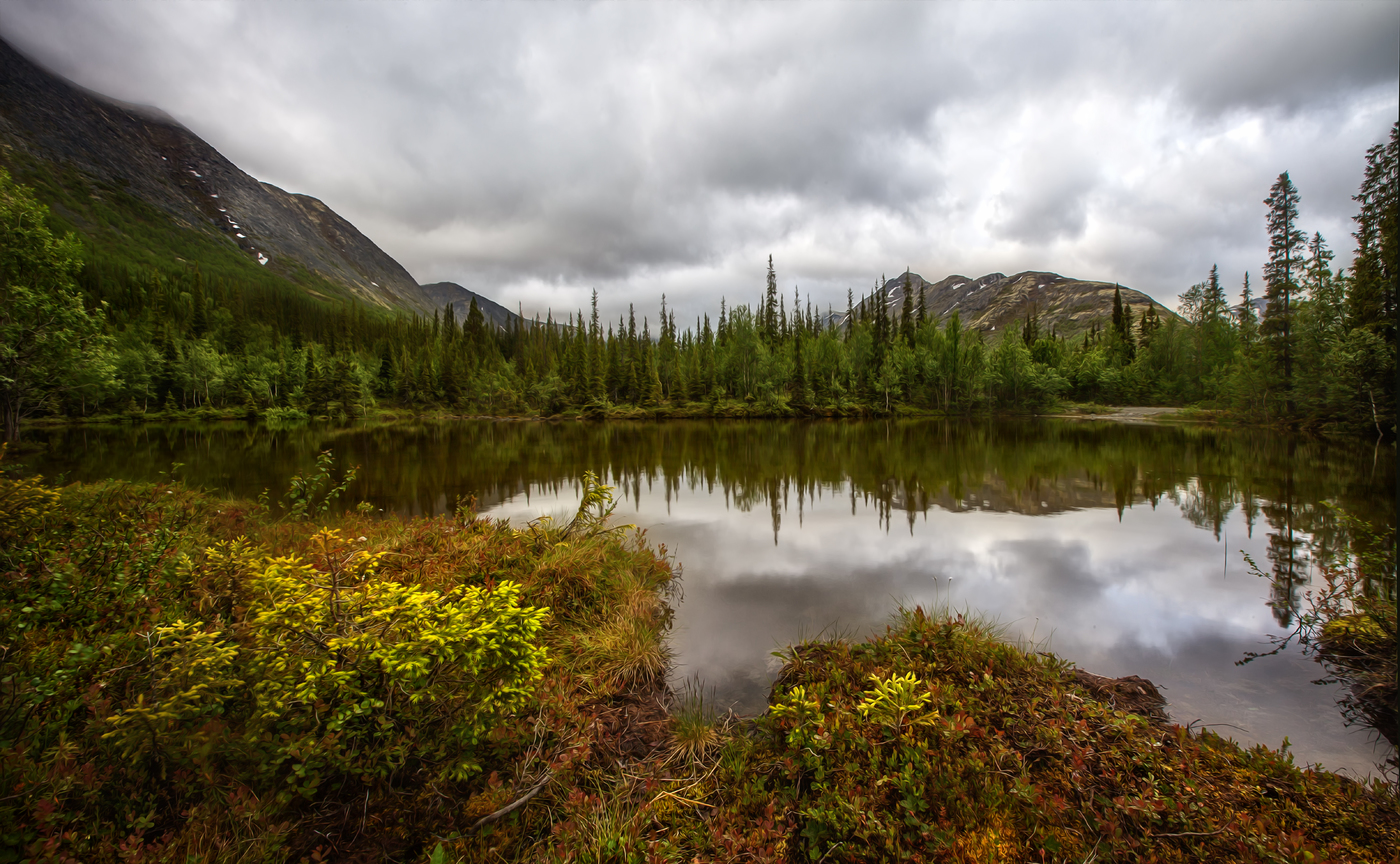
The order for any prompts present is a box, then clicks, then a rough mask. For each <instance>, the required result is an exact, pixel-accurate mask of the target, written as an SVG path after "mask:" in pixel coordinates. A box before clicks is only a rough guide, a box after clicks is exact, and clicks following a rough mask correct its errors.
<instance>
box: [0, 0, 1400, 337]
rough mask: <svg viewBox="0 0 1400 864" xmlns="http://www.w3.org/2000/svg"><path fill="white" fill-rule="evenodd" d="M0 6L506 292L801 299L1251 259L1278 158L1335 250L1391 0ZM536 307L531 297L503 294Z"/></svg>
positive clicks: (49, 43) (1152, 272)
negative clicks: (776, 292) (893, 278)
mask: <svg viewBox="0 0 1400 864" xmlns="http://www.w3.org/2000/svg"><path fill="white" fill-rule="evenodd" d="M6 12H7V14H6V17H5V20H4V21H3V22H0V30H3V33H4V35H5V37H6V38H8V39H11V40H12V41H14V42H15V43H16V44H17V45H18V46H19V47H21V48H22V49H23V50H26V51H28V52H30V53H31V54H33V55H34V56H35V57H36V58H37V59H39V60H40V61H41V62H44V63H46V64H48V65H49V66H51V67H52V68H54V69H56V70H57V71H59V72H61V73H62V74H65V75H67V76H68V77H70V78H73V79H74V80H76V81H78V82H79V83H81V84H84V85H85V86H88V87H91V88H93V89H96V90H99V91H102V92H106V93H109V94H110V95H113V96H116V97H118V98H121V99H126V100H129V101H134V102H144V103H148V104H155V105H158V106H159V107H161V108H163V109H165V110H167V111H168V112H170V113H171V114H173V115H174V116H176V117H177V118H179V119H180V120H181V121H182V122H184V123H185V124H186V125H188V126H190V128H192V129H194V130H195V131H196V132H197V133H198V134H200V135H201V136H203V137H204V138H205V139H206V140H208V141H209V142H210V143H211V144H213V145H214V146H215V147H217V148H219V149H220V150H221V151H222V152H223V153H224V154H225V155H227V156H228V157H229V158H231V159H232V160H233V161H235V162H236V163H238V164H239V165H240V166H241V167H243V168H244V169H245V170H247V171H249V173H251V174H253V175H254V176H257V177H259V178H260V179H264V180H268V181H269V182H272V183H275V184H277V185H279V186H283V187H285V188H288V189H291V190H293V191H298V192H305V193H307V194H312V195H315V196H317V197H319V198H322V199H323V200H325V201H326V202H327V203H328V204H329V205H330V206H332V207H333V208H335V209H336V210H337V211H339V212H340V213H341V214H342V215H344V216H346V217H347V218H348V219H350V220H351V221H352V222H354V223H355V224H356V225H357V226H359V227H360V228H361V229H362V230H363V231H365V233H367V234H368V235H369V236H370V237H371V238H373V239H374V240H375V241H376V242H378V243H379V244H380V245H381V246H383V247H384V248H385V249H386V251H388V252H389V253H390V254H391V255H394V256H395V257H396V258H398V259H399V260H400V261H401V262H402V263H403V264H404V265H405V266H407V267H408V268H409V270H410V271H411V272H412V273H413V274H414V275H415V276H416V277H418V279H419V280H420V281H423V282H429V281H439V280H453V281H457V282H460V283H462V284H465V285H467V286H469V287H472V288H474V289H477V290H481V291H483V292H484V293H486V294H487V295H489V296H492V297H494V298H495V299H497V300H499V301H500V302H502V303H503V304H505V305H507V306H512V307H513V306H515V305H516V304H517V303H521V304H523V305H524V306H526V307H527V308H526V312H527V313H532V312H534V311H536V310H537V311H539V312H540V313H541V314H543V313H544V311H545V309H546V308H548V307H553V308H555V309H573V308H577V307H578V305H580V304H579V298H580V297H582V298H584V299H585V300H586V298H587V295H588V293H589V290H590V289H591V288H592V287H598V288H599V289H600V291H601V292H602V302H603V309H604V312H605V313H606V314H608V315H611V316H614V317H615V316H616V314H617V313H618V312H619V311H621V310H623V309H625V307H626V305H627V303H628V302H635V303H637V304H638V306H639V308H641V309H644V310H648V311H654V310H655V308H656V305H657V303H658V301H659V297H660V294H661V293H662V292H663V291H664V292H665V293H667V295H668V298H669V299H670V300H671V302H672V304H673V305H674V306H677V307H678V311H679V317H680V318H681V319H682V320H692V319H693V317H694V315H695V314H696V313H698V312H700V311H710V312H714V311H716V310H717V307H718V298H719V295H721V294H723V295H726V296H728V297H729V298H730V300H731V302H734V301H736V300H737V301H739V302H744V301H748V300H751V299H752V298H754V297H756V296H757V295H758V293H759V292H760V291H761V290H762V284H763V268H764V264H765V262H766V258H767V255H768V254H770V253H771V254H773V255H774V258H775V263H776V264H777V267H778V272H779V277H780V281H781V283H782V284H783V285H784V291H785V293H790V291H791V287H792V285H794V284H797V285H798V286H799V287H800V288H802V290H803V291H804V293H805V292H808V291H810V292H811V293H812V294H813V295H814V298H815V299H816V300H817V302H818V303H819V305H821V306H822V307H823V308H824V307H825V305H826V304H827V303H831V304H833V305H836V306H841V305H844V302H845V300H844V298H845V292H846V289H847V288H848V287H854V288H855V289H856V290H857V291H858V292H859V291H863V290H866V289H867V288H868V287H869V286H870V285H871V284H872V283H873V282H874V280H875V279H876V278H878V276H879V275H880V274H881V273H885V274H890V275H892V274H893V273H895V272H899V271H901V270H903V269H904V267H905V266H909V267H912V268H913V269H914V270H915V271H916V272H921V273H922V274H923V275H925V276H926V277H929V278H935V279H936V278H941V277H942V276H944V275H946V274H948V273H952V272H961V273H964V274H965V275H970V276H977V275H981V274H983V273H985V272H989V271H992V270H1001V271H1003V272H1007V273H1011V272H1015V271H1017V270H1020V269H1028V268H1036V269H1049V270H1057V271H1059V272H1062V273H1066V274H1069V275H1075V276H1080V277H1088V278H1099V279H1109V280H1114V281H1119V282H1123V283H1124V284H1128V285H1131V286H1133V287H1136V288H1139V289H1141V290H1145V291H1147V292H1148V293H1151V294H1153V295H1154V296H1156V297H1158V298H1159V299H1162V300H1165V301H1170V300H1171V299H1172V298H1174V296H1175V295H1176V294H1177V293H1178V292H1179V291H1181V290H1183V289H1184V288H1185V287H1186V286H1188V285H1190V284H1191V283H1192V282H1194V281H1198V280H1199V279H1200V278H1202V277H1203V276H1204V275H1205V273H1206V272H1207V271H1208V270H1209V268H1210V266H1211V264H1213V263H1218V264H1219V265H1220V267H1221V270H1222V273H1223V274H1224V275H1225V277H1226V279H1227V281H1228V282H1231V283H1237V282H1238V280H1239V278H1240V277H1241V276H1242V274H1243V271H1244V270H1246V269H1248V270H1254V271H1256V273H1257V271H1258V269H1259V268H1260V266H1261V264H1262V262H1263V258H1264V250H1265V238H1264V230H1263V215H1264V214H1263V205H1262V203H1260V202H1262V200H1263V198H1264V197H1265V195H1266V194H1267V190H1268V187H1269V184H1270V183H1271V182H1272V180H1273V179H1274V177H1276V176H1277V174H1278V173H1279V172H1280V171H1283V170H1288V171H1290V172H1291V173H1292V177H1293V179H1294V182H1295V183H1296V184H1297V185H1298V187H1299V189H1300V190H1301V192H1302V197H1303V204H1302V208H1301V213H1302V216H1303V220H1304V222H1305V223H1307V224H1306V227H1308V228H1309V230H1319V231H1322V232H1323V234H1324V235H1325V236H1326V237H1328V239H1329V240H1330V242H1331V244H1332V245H1333V247H1334V248H1337V249H1338V250H1339V252H1340V253H1341V254H1339V256H1338V258H1339V262H1345V260H1346V258H1347V251H1348V250H1349V248H1350V238H1349V237H1348V234H1349V232H1350V230H1351V226H1350V224H1349V221H1348V220H1349V217H1350V215H1351V213H1352V202H1351V201H1350V196H1351V194H1353V192H1354V191H1355V187H1356V185H1357V183H1358V182H1359V180H1360V176H1361V170H1362V165H1363V161H1362V158H1363V154H1364V152H1365V149H1366V147H1367V146H1369V145H1370V144H1371V143H1374V142H1375V141H1378V140H1380V139H1381V138H1382V137H1383V136H1384V135H1385V133H1386V131H1387V129H1388V127H1389V124H1390V123H1391V122H1392V121H1393V120H1394V118H1395V115H1396V106H1397V98H1396V75H1395V69H1396V65H1397V47H1396V45H1395V42H1394V39H1393V38H1392V37H1393V34H1394V33H1395V32H1396V28H1397V27H1398V26H1400V7H1397V6H1395V5H1394V4H1393V3H1381V2H1375V3H1372V2H1351V3H1335V2H1330V3H1291V4H1283V5H1279V4H1262V3H1248V2H1246V3H1231V4H1198V3H1087V4H1078V3H1054V4H1038V3H999V4H869V3H862V4H832V3H807V4H780V5H720V4H695V5H668V6H666V7H664V8H662V7H655V6H648V5H637V4H568V5H564V4H558V5H543V4H522V5H497V4H440V3H411V2H408V3H394V4H351V5H347V4H343V3H329V4H328V3H320V2H303V3H297V4H235V3H224V2H183V3H182V2H160V3H157V2H130V3H123V4H104V3H95V2H84V0H45V2H42V3H40V2H21V3H12V4H9V5H8V6H7V9H6ZM531 307H533V308H531Z"/></svg>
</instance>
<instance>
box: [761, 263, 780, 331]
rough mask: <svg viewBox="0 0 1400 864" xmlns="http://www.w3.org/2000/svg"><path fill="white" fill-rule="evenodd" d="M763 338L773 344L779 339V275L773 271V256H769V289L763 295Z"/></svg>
mask: <svg viewBox="0 0 1400 864" xmlns="http://www.w3.org/2000/svg"><path fill="white" fill-rule="evenodd" d="M759 325H760V326H761V327H762V328H763V340H764V341H765V342H766V343H768V345H769V346H772V345H774V344H776V343H777V341H778V276H777V274H776V273H774V272H773V256H772V255H769V256H768V290H767V292H766V293H765V294H764V297H763V316H762V320H761V321H760V322H759Z"/></svg>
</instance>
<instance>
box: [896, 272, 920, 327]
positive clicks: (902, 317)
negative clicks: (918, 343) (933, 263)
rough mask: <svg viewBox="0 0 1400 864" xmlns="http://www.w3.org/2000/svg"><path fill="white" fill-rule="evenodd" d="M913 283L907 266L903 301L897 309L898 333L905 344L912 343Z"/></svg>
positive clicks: (914, 322) (913, 322)
mask: <svg viewBox="0 0 1400 864" xmlns="http://www.w3.org/2000/svg"><path fill="white" fill-rule="evenodd" d="M916 323H917V322H916V321H915V320H914V283H913V278H912V277H911V276H910V275H909V268H908V267H905V268H904V303H903V304H902V306H901V307H900V310H899V335H900V336H902V337H903V338H904V343H905V344H906V345H913V344H914V325H915V324H916Z"/></svg>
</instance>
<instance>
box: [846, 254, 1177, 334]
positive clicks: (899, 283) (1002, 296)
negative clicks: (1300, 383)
mask: <svg viewBox="0 0 1400 864" xmlns="http://www.w3.org/2000/svg"><path fill="white" fill-rule="evenodd" d="M906 286H910V287H909V288H908V290H910V291H912V293H913V302H914V308H915V309H916V310H917V309H918V307H919V295H920V292H922V294H923V299H924V309H925V314H927V315H928V316H929V317H930V318H933V319H937V320H938V321H939V322H940V323H946V322H947V321H948V319H949V318H951V317H952V315H953V312H954V311H956V312H957V313H958V317H959V319H960V320H961V321H962V324H963V326H964V327H968V328H971V329H973V330H982V331H992V332H995V331H999V330H1004V329H1006V328H1007V327H1008V326H1015V325H1019V324H1020V323H1021V322H1023V321H1025V320H1026V316H1027V315H1028V314H1029V315H1036V316H1038V317H1039V320H1040V330H1041V332H1042V333H1048V332H1050V331H1051V330H1052V329H1053V330H1054V331H1055V332H1056V333H1058V334H1059V335H1061V336H1075V335H1078V334H1080V333H1083V332H1084V331H1086V330H1088V329H1089V327H1090V325H1092V324H1094V323H1095V322H1100V323H1102V322H1105V321H1108V320H1110V319H1112V317H1113V291H1114V289H1115V288H1118V289H1119V290H1120V291H1121V293H1122V297H1123V305H1124V306H1127V307H1131V309H1132V310H1133V319H1134V320H1137V319H1138V318H1140V317H1142V313H1143V312H1144V311H1146V309H1147V307H1148V305H1149V304H1150V305H1151V306H1152V307H1154V308H1155V309H1156V310H1157V314H1158V315H1160V316H1162V317H1164V318H1176V317H1178V316H1177V314H1176V313H1175V312H1173V311H1172V310H1170V309H1168V308H1167V307H1165V306H1163V305H1162V304H1161V303H1158V302H1157V301H1155V300H1153V299H1152V298H1151V297H1148V296H1147V295H1146V294H1144V293H1142V292H1141V291H1135V290H1133V289H1132V288H1124V287H1121V286H1115V285H1114V284H1113V283H1111V282H1094V281H1090V280H1085V279H1073V278H1069V277H1066V276H1061V275H1059V274H1058V273H1046V272H1041V271H1035V270H1027V271H1025V272H1023V273H1017V274H1016V275H1015V276H1006V275H1004V274H1001V273H989V274H987V275H986V276H982V277H980V278H978V279H969V278H968V277H966V276H958V275H953V276H949V277H947V278H945V279H942V280H940V281H938V282H929V281H927V280H925V279H924V278H923V277H922V276H920V275H919V274H917V273H901V274H899V276H897V277H896V278H894V279H891V280H889V281H888V282H886V283H885V288H884V290H885V294H886V298H887V299H886V302H885V308H886V310H887V311H888V312H889V313H890V314H891V315H898V314H899V313H900V310H901V309H902V308H903V304H904V293H905V290H906ZM864 302H872V300H871V299H867V300H865V301H864ZM859 305H860V304H859V303H858V304H857V308H859ZM832 319H833V322H832V323H834V324H837V325H842V326H844V325H845V323H846V313H844V312H842V313H838V314H835V315H833V316H832Z"/></svg>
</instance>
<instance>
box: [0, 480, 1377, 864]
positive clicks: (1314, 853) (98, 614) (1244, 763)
mask: <svg viewBox="0 0 1400 864" xmlns="http://www.w3.org/2000/svg"><path fill="white" fill-rule="evenodd" d="M302 488H303V493H302V494H303V495H304V496H308V497H306V498H305V500H303V501H302V502H301V503H302V504H303V505H304V506H301V507H300V508H296V507H290V508H288V510H289V511H295V512H298V513H301V514H302V515H305V516H306V517H307V518H304V519H292V518H288V517H287V514H286V513H285V512H283V511H282V510H280V509H279V508H278V507H276V506H275V505H271V506H269V505H266V504H263V505H259V504H254V503H251V502H239V501H230V500H225V499H217V498H214V497H211V496H208V495H205V494H202V493H198V492H195V491H192V490H190V489H188V488H185V487H183V486H179V485H171V484H125V483H105V484H94V485H85V486H69V487H65V488H61V489H54V488H51V487H48V486H45V485H44V484H42V483H41V482H37V481H34V480H22V479H18V478H16V477H13V476H4V477H0V568H2V569H3V578H2V579H0V582H2V583H3V589H0V590H3V592H4V594H3V596H4V602H3V603H0V631H2V632H3V633H4V652H3V655H2V656H3V661H2V662H3V673H2V674H0V688H3V691H2V692H0V696H3V699H4V702H3V706H4V708H3V713H0V724H3V725H0V748H3V751H4V754H3V755H4V758H3V759H2V760H0V764H2V765H3V768H0V781H3V783H4V788H5V789H7V790H12V791H11V792H9V793H8V796H7V797H5V798H4V799H3V800H0V860H15V861H19V860H27V861H55V862H57V861H84V862H103V861H112V862H116V861H118V860H123V861H150V862H156V861H161V862H165V861H171V862H174V861H181V862H184V861H192V860H199V861H226V862H249V861H277V862H281V861H289V862H299V861H364V862H369V861H428V862H434V864H441V862H449V861H464V862H466V861H470V862H475V861H577V862H613V861H616V862H661V861H684V862H689V861H696V860H698V861H734V862H738V861H831V862H836V861H849V862H856V861H884V860H916V861H965V862H973V861H987V862H991V861H1087V860H1098V861H1104V860H1125V861H1128V860H1143V861H1199V860H1212V861H1323V860H1339V861H1340V860H1346V861H1389V860H1393V858H1394V850H1395V849H1396V848H1400V812H1398V810H1397V799H1396V794H1395V790H1394V788H1393V787H1389V786H1385V785H1383V784H1381V783H1372V784H1369V785H1366V784H1360V783H1357V782H1355V781H1352V780H1349V779H1346V778H1344V777H1340V776H1337V775H1334V774H1330V773H1327V772H1322V771H1314V770H1309V769H1303V768H1298V767H1296V766H1294V765H1293V764H1292V763H1291V761H1290V760H1289V758H1288V757H1287V755H1286V754H1280V753H1277V752H1275V751H1272V750H1269V749H1266V748H1254V749H1251V750H1245V749H1242V748H1240V747H1238V746H1237V745H1235V744H1234V743H1232V742H1230V741H1227V740H1225V739H1222V738H1220V737H1218V736H1216V735H1214V734H1211V733H1210V732H1208V731H1206V732H1198V731H1194V730H1189V729H1185V728H1182V727H1179V726H1172V725H1169V724H1167V723H1166V722H1165V717H1164V716H1163V715H1161V713H1160V698H1158V697H1157V696H1156V694H1155V693H1154V692H1153V691H1152V690H1151V685H1150V683H1148V682H1143V681H1133V680H1129V679H1100V678H1097V677H1095V676H1089V675H1086V674H1084V673H1081V672H1078V671H1077V670H1074V669H1073V668H1072V667H1070V666H1069V664H1067V663H1065V662H1064V661H1062V660H1060V659H1058V658H1056V657H1054V656H1051V655H1047V654H1040V653H1036V652H1035V651H1029V650H1025V649H1023V648H1021V647H1018V646H1015V645H1012V644H1008V643H1006V642H1004V641H1002V640H1001V639H999V638H998V636H997V633H996V632H995V630H994V629H992V628H989V627H988V626H986V625H984V624H982V623H980V622H978V621H975V620H969V619H966V618H963V617H960V616H955V615H954V616H950V615H944V614H933V613H926V612H925V611H924V610H921V609H914V610H909V611H907V612H905V613H902V614H901V615H900V616H899V617H898V618H897V619H896V620H894V621H893V622H892V623H891V625H890V627H889V629H888V630H887V632H885V633H884V634H882V635H879V636H876V637H873V638H871V639H869V640H866V641H861V642H855V641H848V640H834V641H820V642H811V643H806V644H802V645H798V646H795V647H793V648H792V649H791V650H790V651H789V652H788V653H787V654H786V655H785V658H784V659H785V665H784V667H783V669H782V672H781V674H780V675H779V677H778V679H777V681H776V682H775V684H774V686H773V691H772V697H771V700H770V705H769V710H768V711H767V712H766V713H764V714H763V715H761V716H759V717H754V718H747V719H737V718H733V717H716V716H712V715H710V714H709V713H707V711H706V709H705V706H704V704H703V702H702V700H700V699H698V698H696V695H695V694H684V693H683V694H677V693H673V692H671V691H670V690H669V689H668V688H667V686H666V673H667V670H668V656H667V652H666V642H665V637H666V631H667V627H668V625H669V622H670V615H671V611H670V606H669V605H668V601H672V600H674V596H675V595H674V592H675V589H676V582H675V578H676V577H675V572H676V571H675V568H674V567H673V562H672V561H671V560H670V558H669V556H668V554H667V552H666V550H665V549H664V548H653V547H652V546H650V545H648V543H647V540H646V538H645V536H644V535H643V534H640V533H638V532H633V531H630V530H627V529H622V528H618V527H614V526H611V525H610V524H609V523H608V522H607V520H606V518H605V517H606V514H607V512H608V510H609V504H610V501H609V497H608V495H607V493H606V489H605V488H604V487H600V486H598V485H597V484H596V483H592V484H590V485H589V486H588V490H589V495H586V496H585V503H584V506H583V507H582V508H581V510H580V513H579V515H578V517H577V518H575V519H574V520H573V521H571V522H569V523H567V524H564V523H555V522H550V521H548V520H541V521H539V522H536V523H532V524H530V525H527V526H523V527H517V526H512V525H509V524H507V523H505V522H502V521H495V520H490V519H484V518H481V517H478V516H477V515H475V513H474V512H473V511H472V509H471V507H470V506H462V507H459V508H458V510H457V512H456V513H455V514H453V515H451V516H444V517H439V518H435V519H398V518H372V517H370V516H368V515H364V514H357V513H350V514H345V515H341V516H327V515H325V514H324V513H321V514H320V515H317V513H318V511H319V510H321V509H323V508H321V507H320V506H319V505H320V504H323V503H324V500H325V499H324V495H325V493H326V492H327V491H330V490H329V483H327V484H320V485H317V484H313V485H312V486H310V487H306V486H303V487H302ZM288 503H289V504H291V505H296V504H297V503H298V502H295V501H289V502H288ZM279 586H280V587H279ZM284 589H286V591H289V592H290V593H284V594H276V592H277V591H281V590H284ZM274 595H275V596H278V597H283V598H284V601H280V602H278V603H271V602H270V601H269V599H268V598H269V597H273V596H274ZM288 610H292V611H288ZM444 610H448V611H451V610H456V611H455V612H453V614H454V615H456V614H458V613H460V615H459V617H456V618H453V617H451V616H449V615H448V614H447V611H444ZM297 616H299V617H297ZM531 622H534V623H533V624H532V623H531ZM279 628H280V629H279ZM444 682H448V683H450V685H451V686H444ZM279 688H280V689H279ZM268 694H273V695H277V694H281V695H280V696H278V698H279V699H280V700H281V701H280V702H278V703H277V705H276V708H275V710H269V704H270V703H269V702H267V699H268V698H271V697H269V696H268Z"/></svg>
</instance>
